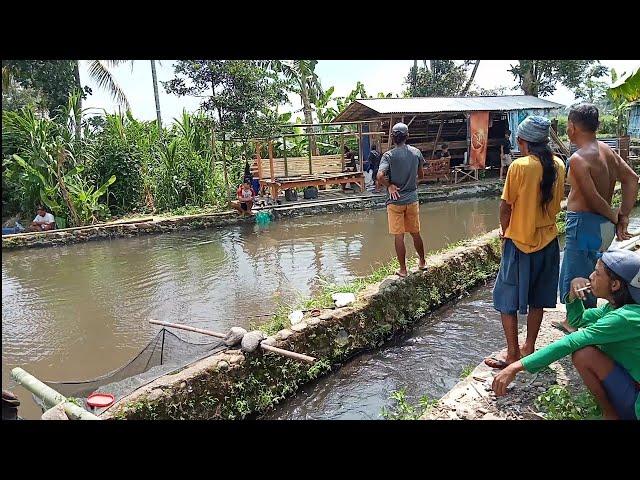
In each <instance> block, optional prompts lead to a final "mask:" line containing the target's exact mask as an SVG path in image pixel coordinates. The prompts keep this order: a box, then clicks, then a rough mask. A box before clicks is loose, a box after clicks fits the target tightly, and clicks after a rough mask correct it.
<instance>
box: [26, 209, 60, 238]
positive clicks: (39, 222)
mask: <svg viewBox="0 0 640 480" xmlns="http://www.w3.org/2000/svg"><path fill="white" fill-rule="evenodd" d="M54 228H56V220H55V218H54V217H53V215H51V214H50V213H47V211H46V210H45V209H44V207H43V206H42V205H38V208H37V215H36V218H34V219H33V222H31V225H30V226H29V229H28V230H29V231H30V232H45V231H47V230H53V229H54Z"/></svg>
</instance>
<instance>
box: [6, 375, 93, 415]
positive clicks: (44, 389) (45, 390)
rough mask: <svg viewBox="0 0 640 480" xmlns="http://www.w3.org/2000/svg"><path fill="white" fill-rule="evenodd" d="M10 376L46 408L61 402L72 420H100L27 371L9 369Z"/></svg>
mask: <svg viewBox="0 0 640 480" xmlns="http://www.w3.org/2000/svg"><path fill="white" fill-rule="evenodd" d="M11 376H12V377H13V379H14V380H15V381H16V382H17V383H19V384H20V385H22V386H23V387H24V388H26V389H27V390H29V391H30V392H31V393H33V394H34V395H36V396H37V397H38V398H40V399H42V401H43V402H44V403H45V406H47V408H52V407H55V406H56V405H58V404H60V403H62V404H63V405H62V406H63V408H64V411H65V413H66V414H67V416H68V417H69V418H71V419H73V420H100V417H98V416H96V415H94V414H93V413H91V412H88V411H86V410H85V409H84V408H82V407H79V406H78V405H76V404H75V403H71V402H68V401H67V397H65V396H64V395H62V394H61V393H58V392H56V391H55V390H54V389H53V388H51V387H50V386H48V385H46V384H44V383H42V382H41V381H40V380H38V379H37V378H36V377H34V376H33V375H31V374H30V373H27V372H26V371H25V370H23V369H22V368H20V367H16V368H14V369H13V370H11Z"/></svg>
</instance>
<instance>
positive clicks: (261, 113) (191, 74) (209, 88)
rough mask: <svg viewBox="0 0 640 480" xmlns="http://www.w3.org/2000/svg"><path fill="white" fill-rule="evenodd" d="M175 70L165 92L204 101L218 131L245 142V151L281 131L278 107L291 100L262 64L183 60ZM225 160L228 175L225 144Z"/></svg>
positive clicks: (271, 73) (203, 106)
mask: <svg viewBox="0 0 640 480" xmlns="http://www.w3.org/2000/svg"><path fill="white" fill-rule="evenodd" d="M173 68H174V75H175V78H173V79H172V80H169V81H167V82H162V84H163V85H164V87H165V90H166V91H167V92H168V93H173V94H175V95H178V96H184V95H190V96H196V97H200V98H202V101H201V103H200V108H201V109H202V110H203V111H204V112H207V114H208V115H209V116H210V118H211V119H212V122H213V126H214V127H215V128H216V130H218V131H220V132H222V135H223V136H225V137H226V138H232V137H233V138H240V139H242V140H243V142H244V148H243V149H244V151H245V152H246V151H247V141H248V139H249V138H251V137H266V136H270V135H273V134H275V133H276V132H277V131H278V118H277V111H276V108H277V106H278V104H280V103H286V102H287V100H288V99H287V96H286V90H285V85H284V83H283V82H282V81H281V80H280V79H279V78H278V76H277V74H275V73H274V72H270V71H267V70H266V68H264V66H263V65H262V63H261V62H258V61H253V60H180V61H178V62H176V63H175V64H174V67H173ZM223 138H224V137H223ZM222 160H223V165H224V167H225V175H226V165H227V164H226V143H225V142H223V144H222ZM232 167H233V165H232ZM225 184H227V181H226V180H225Z"/></svg>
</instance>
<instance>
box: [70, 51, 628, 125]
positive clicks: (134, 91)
mask: <svg viewBox="0 0 640 480" xmlns="http://www.w3.org/2000/svg"><path fill="white" fill-rule="evenodd" d="M516 62H517V61H516V60H482V61H481V62H480V66H479V67H478V71H477V73H476V78H475V83H476V84H477V85H479V86H480V87H483V88H495V87H502V86H505V87H509V88H512V87H513V86H514V84H515V81H514V79H513V75H511V74H510V73H509V72H508V69H509V68H510V66H511V65H514V64H515V63H516ZM601 62H602V63H603V64H604V65H605V66H607V67H610V68H611V67H613V68H615V69H616V71H617V72H618V73H619V74H620V73H622V72H624V71H626V72H629V71H631V70H634V69H636V68H638V67H640V60H601ZM173 63H174V60H162V61H160V63H158V61H156V70H157V74H158V80H159V81H163V80H165V81H166V80H170V79H171V78H173ZM412 65H413V60H320V61H319V62H318V65H317V67H316V72H317V73H318V76H319V77H320V80H321V81H322V86H323V88H325V89H327V88H329V87H331V86H334V87H335V95H338V96H344V95H347V94H348V93H349V92H350V91H351V90H352V89H353V88H354V87H355V86H356V82H358V81H361V82H362V83H364V86H365V89H366V91H367V93H368V94H369V95H374V96H375V95H376V94H377V93H378V92H384V93H388V92H391V93H393V94H400V93H401V92H402V91H403V90H404V89H405V88H406V85H404V84H403V82H404V79H405V78H406V76H407V73H408V72H409V69H410V68H411V66H412ZM113 73H114V76H115V78H116V81H117V82H118V84H119V85H120V87H121V88H122V90H123V91H124V93H125V95H126V96H127V98H128V99H129V102H130V104H131V109H132V111H133V115H134V116H135V117H136V118H141V119H144V120H155V118H156V113H155V102H154V98H153V84H152V80H151V65H150V62H149V60H136V61H135V62H134V63H133V67H132V66H131V64H125V65H121V66H120V67H118V68H116V69H115V70H114V71H113ZM80 76H81V80H82V83H83V85H87V84H88V85H89V86H90V87H91V88H92V90H93V94H92V95H91V96H90V97H89V98H88V99H87V101H86V102H85V106H86V107H89V108H99V109H105V110H107V111H108V112H115V111H117V109H118V107H117V105H116V104H115V103H114V102H113V101H112V100H111V97H110V96H109V95H108V94H106V93H105V92H104V91H102V90H100V89H98V87H97V86H96V85H95V84H94V83H93V82H91V81H90V80H89V75H88V73H87V70H86V62H81V68H80ZM159 90H160V109H161V112H162V121H163V123H164V124H165V125H167V124H168V123H171V122H172V120H173V118H176V117H178V116H179V115H180V113H181V112H182V109H183V108H186V109H187V111H194V110H197V108H198V106H199V104H200V100H199V99H197V98H193V97H177V96H175V95H169V94H167V93H166V92H165V91H164V87H163V86H162V85H160V86H159ZM505 93H506V94H514V95H520V94H522V91H521V90H519V89H514V90H511V91H509V90H508V91H507V92H505ZM544 98H546V99H548V100H551V101H554V102H558V103H561V104H564V105H569V104H571V103H573V101H574V97H573V94H572V93H571V92H570V91H569V90H567V89H566V88H564V87H563V86H561V85H559V86H558V88H557V90H556V92H555V93H554V94H553V95H551V96H548V97H544ZM299 108H300V104H299V102H295V103H294V104H293V105H290V106H288V107H287V108H285V110H293V109H299ZM299 115H300V116H302V115H301V114H299ZM294 118H295V115H294Z"/></svg>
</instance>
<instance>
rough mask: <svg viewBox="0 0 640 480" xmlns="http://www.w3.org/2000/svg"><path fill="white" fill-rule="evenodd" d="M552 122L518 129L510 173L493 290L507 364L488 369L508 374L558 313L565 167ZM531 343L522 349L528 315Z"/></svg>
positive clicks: (495, 362) (528, 122)
mask: <svg viewBox="0 0 640 480" xmlns="http://www.w3.org/2000/svg"><path fill="white" fill-rule="evenodd" d="M550 125H551V122H550V121H549V120H548V119H547V118H545V117H541V116H538V115H534V116H528V117H527V118H525V119H524V120H523V121H522V123H520V125H518V134H517V135H518V146H519V147H520V151H521V152H522V153H523V154H524V156H523V157H522V158H519V159H517V160H515V161H514V162H513V163H512V164H511V166H510V167H509V170H508V172H507V178H506V180H505V184H504V189H503V192H502V201H501V202H500V226H501V233H500V237H501V239H502V244H503V245H502V260H501V262H500V271H499V272H498V277H497V278H496V283H495V287H494V289H493V306H494V308H495V309H496V310H497V311H499V312H500V315H501V318H502V326H503V328H504V332H505V336H506V339H507V353H506V356H505V357H504V358H496V357H490V358H487V359H485V363H486V364H487V365H488V366H490V367H492V368H505V367H506V366H507V365H509V364H511V363H513V362H516V361H518V360H519V359H520V358H521V357H524V356H526V355H529V354H531V353H533V352H534V351H535V343H536V339H537V337H538V331H539V330H540V324H541V323H542V313H543V308H545V307H547V308H549V307H555V306H556V298H557V291H558V275H559V270H560V247H559V245H558V238H557V237H558V230H557V228H556V215H557V213H558V212H559V211H560V202H561V201H562V197H563V194H564V178H565V166H564V163H563V162H562V160H560V159H559V158H558V157H555V156H554V155H553V152H552V151H551V147H550V146H549V127H550ZM527 309H528V315H527V339H526V341H525V343H524V345H522V346H520V345H518V316H517V314H518V312H519V313H521V314H523V315H524V314H527Z"/></svg>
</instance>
